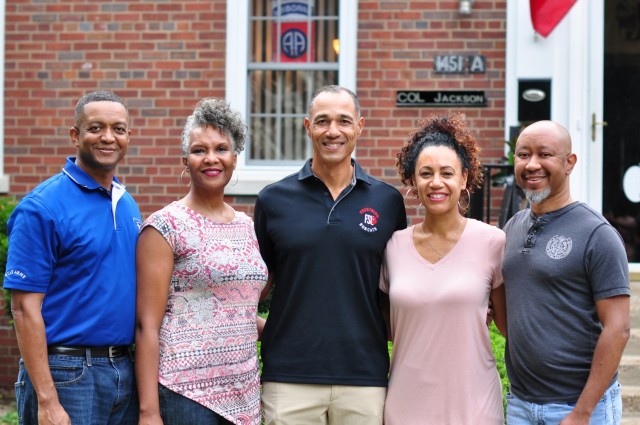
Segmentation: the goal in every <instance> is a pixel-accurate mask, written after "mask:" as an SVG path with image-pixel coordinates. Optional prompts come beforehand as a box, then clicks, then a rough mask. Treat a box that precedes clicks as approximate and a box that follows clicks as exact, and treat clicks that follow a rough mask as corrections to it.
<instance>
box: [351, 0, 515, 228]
mask: <svg viewBox="0 0 640 425" xmlns="http://www.w3.org/2000/svg"><path fill="white" fill-rule="evenodd" d="M358 6H359V16H358V20H359V31H358V95H359V96H360V98H361V100H362V109H363V111H364V112H363V113H364V114H365V119H366V122H365V132H364V137H362V138H361V139H360V140H359V142H358V152H357V154H358V159H359V160H360V161H361V162H362V163H363V164H364V165H365V166H366V167H367V168H368V169H369V170H370V171H371V172H372V173H373V174H375V175H378V176H383V177H384V178H386V179H388V180H389V181H390V182H392V183H394V184H396V185H398V187H400V185H401V183H400V179H399V177H398V174H397V172H396V170H395V169H394V168H393V165H394V160H395V155H396V153H397V152H398V151H399V150H400V147H401V146H402V143H403V142H404V141H405V140H406V139H407V138H408V135H409V132H410V131H411V130H413V129H414V128H415V127H416V122H417V121H418V120H419V119H421V118H424V117H426V116H428V115H430V114H432V113H440V112H444V111H446V110H445V109H435V108H398V107H396V106H395V102H396V99H395V98H396V96H395V95H396V90H484V91H485V94H486V95H487V97H488V99H489V101H488V106H487V107H485V108H460V109H457V110H458V111H461V112H464V113H465V115H466V118H467V120H468V125H469V127H470V128H471V129H472V130H473V133H474V135H475V136H476V138H477V139H478V141H479V143H480V144H481V146H482V159H483V162H488V163H492V162H498V161H499V160H500V159H501V157H502V156H503V149H504V87H505V52H506V51H505V48H506V41H505V37H506V22H505V19H506V2H505V1H481V0H476V1H475V3H474V5H473V13H472V14H471V15H460V14H459V13H458V2H457V1H451V0H449V1H437V0H431V1H426V0H425V1H417V0H409V1H378V0H375V1H374V0H372V1H359V2H358ZM449 54H456V55H458V54H460V55H470V54H476V55H484V56H485V57H486V69H487V72H486V73H485V74H461V75H452V74H436V73H435V72H434V71H433V62H434V56H435V55H449ZM403 192H404V191H403ZM415 204H416V203H415V202H412V201H409V202H407V206H408V209H407V211H408V214H409V215H410V217H411V219H412V220H414V221H415V220H418V219H419V216H420V214H423V212H424V211H423V210H419V211H418V210H416V208H413V207H412V206H415Z"/></svg>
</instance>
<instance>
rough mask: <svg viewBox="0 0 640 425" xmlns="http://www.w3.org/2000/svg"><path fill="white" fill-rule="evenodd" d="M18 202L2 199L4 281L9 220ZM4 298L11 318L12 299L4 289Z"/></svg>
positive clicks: (1, 264) (0, 233) (0, 246)
mask: <svg viewBox="0 0 640 425" xmlns="http://www.w3.org/2000/svg"><path fill="white" fill-rule="evenodd" d="M16 204H17V202H16V201H15V200H14V199H13V198H0V270H1V271H2V278H1V279H2V280H0V282H1V281H3V280H4V272H5V269H6V267H7V249H8V247H9V235H8V234H7V220H9V216H10V215H11V213H12V212H13V210H14V208H15V207H16ZM2 295H3V297H4V308H5V312H6V314H7V315H8V316H9V317H11V297H10V295H9V291H7V290H6V289H4V288H3V289H2Z"/></svg>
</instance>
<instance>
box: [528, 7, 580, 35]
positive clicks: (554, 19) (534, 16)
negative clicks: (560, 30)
mask: <svg viewBox="0 0 640 425" xmlns="http://www.w3.org/2000/svg"><path fill="white" fill-rule="evenodd" d="M576 1H577V0H529V2H530V5H531V22H533V28H534V29H535V30H536V32H537V33H538V34H540V35H541V36H543V37H546V36H548V35H549V34H550V33H551V31H553V29H554V28H555V27H556V25H558V24H559V23H560V21H561V20H562V18H564V15H566V14H567V12H568V11H569V9H571V6H573V5H574V3H575V2H576Z"/></svg>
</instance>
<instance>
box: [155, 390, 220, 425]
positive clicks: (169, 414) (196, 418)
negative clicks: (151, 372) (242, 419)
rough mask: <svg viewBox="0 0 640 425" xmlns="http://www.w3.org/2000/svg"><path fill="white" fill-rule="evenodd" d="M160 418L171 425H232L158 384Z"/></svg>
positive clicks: (211, 411) (198, 404)
mask: <svg viewBox="0 0 640 425" xmlns="http://www.w3.org/2000/svg"><path fill="white" fill-rule="evenodd" d="M158 395H159V398H160V416H162V422H164V423H165V424H169V425H199V424H207V425H227V424H230V425H231V424H232V423H231V422H229V421H228V420H226V419H225V418H223V417H222V416H220V415H218V414H217V413H216V412H214V411H213V410H209V409H207V408H206V407H204V406H203V405H201V404H200V403H198V402H195V401H193V400H191V399H190V398H187V397H185V396H183V395H180V394H178V393H175V392H173V391H171V390H170V389H168V388H167V387H165V386H163V385H160V384H158Z"/></svg>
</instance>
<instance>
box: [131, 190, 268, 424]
mask: <svg viewBox="0 0 640 425" xmlns="http://www.w3.org/2000/svg"><path fill="white" fill-rule="evenodd" d="M146 226H152V227H153V228H155V229H157V230H158V231H159V232H160V233H161V234H162V236H163V237H164V238H165V240H166V241H167V243H168V244H169V245H170V246H171V249H172V250H173V253H174V268H173V275H172V277H171V283H170V286H169V298H168V302H167V308H166V313H165V316H164V318H163V320H162V325H161V328H160V369H159V382H160V384H162V385H164V386H165V387H167V388H169V389H170V390H172V391H174V392H176V393H178V394H181V395H183V396H185V397H188V398H190V399H192V400H194V401H196V402H198V403H200V404H202V405H203V406H205V407H207V408H209V409H211V410H213V411H215V412H216V413H218V414H219V415H221V416H223V417H224V418H226V419H228V420H230V421H231V422H233V423H234V424H243V425H244V424H252V425H253V424H255V425H258V424H260V378H259V371H258V356H257V351H256V341H257V337H258V333H257V329H256V314H257V309H258V300H259V298H260V292H261V291H262V288H263V287H264V286H265V284H266V282H267V267H266V265H265V264H264V261H263V260H262V257H261V256H260V252H259V250H258V243H257V241H256V235H255V232H254V229H253V222H252V221H251V219H250V218H249V217H248V216H247V215H246V214H244V213H242V212H238V211H236V212H235V218H234V219H233V221H231V222H230V223H216V222H213V221H211V220H209V219H208V218H206V217H204V216H202V215H201V214H199V213H197V212H196V211H193V210H192V209H190V208H188V207H187V206H185V205H184V204H182V203H180V202H173V203H172V204H170V205H168V206H166V207H165V208H163V209H162V210H160V211H158V212H156V213H154V214H153V215H151V216H150V217H149V218H148V219H147V220H146V221H145V223H144V226H143V227H146Z"/></svg>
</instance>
